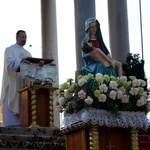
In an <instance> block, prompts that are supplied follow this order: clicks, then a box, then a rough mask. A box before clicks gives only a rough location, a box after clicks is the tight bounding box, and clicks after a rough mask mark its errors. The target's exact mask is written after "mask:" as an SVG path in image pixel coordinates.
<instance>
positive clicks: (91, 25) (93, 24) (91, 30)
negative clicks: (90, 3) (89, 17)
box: [89, 21, 97, 35]
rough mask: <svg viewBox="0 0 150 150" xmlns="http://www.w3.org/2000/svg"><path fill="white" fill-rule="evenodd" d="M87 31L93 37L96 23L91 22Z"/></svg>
mask: <svg viewBox="0 0 150 150" xmlns="http://www.w3.org/2000/svg"><path fill="white" fill-rule="evenodd" d="M89 29H90V34H91V35H95V34H96V32H97V22H96V21H94V22H91V23H90V26H89Z"/></svg>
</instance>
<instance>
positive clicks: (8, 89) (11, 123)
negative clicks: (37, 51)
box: [0, 30, 31, 127]
mask: <svg viewBox="0 0 150 150" xmlns="http://www.w3.org/2000/svg"><path fill="white" fill-rule="evenodd" d="M26 39H27V35H26V32H25V31H24V30H19V31H17V33H16V43H15V44H14V45H12V46H10V47H7V48H6V50H5V52H4V71H3V79H2V89H1V99H0V105H1V106H2V115H3V126H4V127H17V126H20V117H19V93H18V92H17V91H18V90H19V89H20V88H21V83H22V79H21V75H20V72H18V69H19V67H20V63H21V61H22V60H23V59H24V58H26V57H31V54H30V52H29V51H27V50H26V49H24V47H23V46H24V45H25V44H26Z"/></svg>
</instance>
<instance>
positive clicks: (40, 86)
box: [18, 58, 57, 128]
mask: <svg viewBox="0 0 150 150" xmlns="http://www.w3.org/2000/svg"><path fill="white" fill-rule="evenodd" d="M51 62H52V60H49V59H38V58H27V59H25V60H24V61H23V62H22V64H21V66H20V73H21V76H22V79H23V80H22V83H23V84H22V88H21V89H20V90H19V91H18V92H19V93H20V123H21V127H50V128H53V127H54V124H53V123H54V118H53V92H54V91H55V90H57V87H53V83H55V82H57V78H56V77H57V69H56V66H55V65H54V64H52V63H51Z"/></svg>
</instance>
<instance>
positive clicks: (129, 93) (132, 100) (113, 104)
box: [54, 73, 148, 114]
mask: <svg viewBox="0 0 150 150" xmlns="http://www.w3.org/2000/svg"><path fill="white" fill-rule="evenodd" d="M146 86H147V85H146V82H145V81H144V80H142V79H137V78H136V77H135V76H129V79H127V77H126V76H121V77H114V76H108V75H102V74H100V73H97V74H96V75H93V74H91V73H89V74H88V75H85V76H83V75H79V76H78V77H77V83H75V82H74V80H73V79H71V78H70V79H68V80H67V81H66V82H65V83H63V84H61V85H60V88H59V89H58V90H57V91H56V96H55V98H54V107H55V110H56V111H59V112H65V113H69V114H73V113H76V112H78V111H80V110H82V109H83V108H87V109H88V108H91V107H92V108H96V109H105V110H107V111H110V112H112V113H115V114H117V113H118V112H119V111H144V112H145V113H147V112H148V109H147V103H148V102H147V98H148V90H147V88H146Z"/></svg>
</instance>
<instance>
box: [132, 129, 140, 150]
mask: <svg viewBox="0 0 150 150" xmlns="http://www.w3.org/2000/svg"><path fill="white" fill-rule="evenodd" d="M130 133H131V150H139V144H138V134H137V131H136V129H130Z"/></svg>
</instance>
